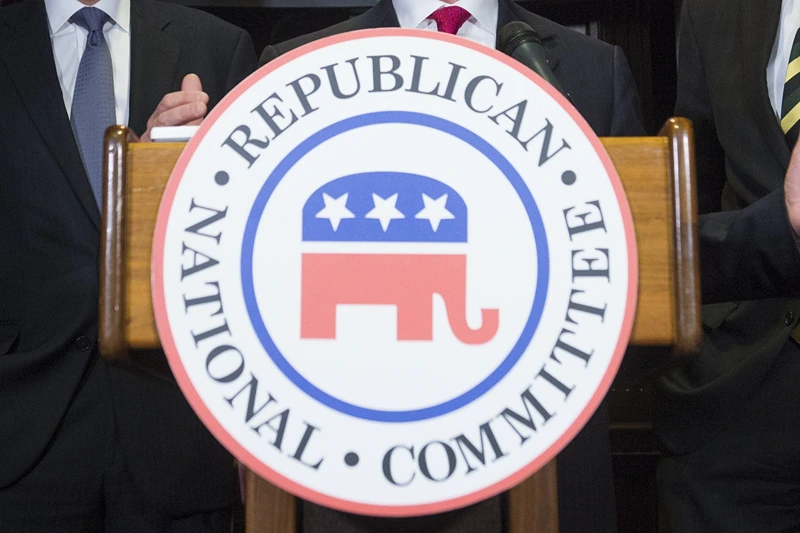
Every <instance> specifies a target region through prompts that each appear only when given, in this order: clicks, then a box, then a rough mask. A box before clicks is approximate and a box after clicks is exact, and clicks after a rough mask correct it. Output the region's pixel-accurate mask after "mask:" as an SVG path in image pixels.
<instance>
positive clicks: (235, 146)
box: [221, 124, 269, 168]
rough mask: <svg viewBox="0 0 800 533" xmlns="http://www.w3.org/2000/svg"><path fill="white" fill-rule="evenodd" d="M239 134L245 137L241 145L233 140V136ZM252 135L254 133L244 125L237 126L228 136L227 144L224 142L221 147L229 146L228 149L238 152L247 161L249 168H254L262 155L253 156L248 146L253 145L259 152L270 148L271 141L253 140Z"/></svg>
mask: <svg viewBox="0 0 800 533" xmlns="http://www.w3.org/2000/svg"><path fill="white" fill-rule="evenodd" d="M237 133H241V134H242V135H244V140H243V142H241V143H239V142H236V140H235V139H234V138H233V136H234V135H236V134H237ZM251 134H252V132H251V131H250V128H248V127H247V126H245V125H244V124H242V125H241V126H237V127H236V129H235V130H233V131H232V132H231V134H230V135H228V138H227V139H225V142H223V143H222V145H221V146H227V147H228V148H230V149H232V150H233V151H234V152H236V154H237V155H239V156H240V157H241V158H242V159H244V160H245V161H247V167H248V168H250V167H252V166H253V163H255V162H256V160H257V159H258V158H259V156H260V155H261V154H258V155H255V154H251V153H250V152H248V151H247V146H249V145H252V146H255V147H256V148H258V149H259V150H263V149H264V148H266V147H267V146H269V139H267V138H265V139H264V140H263V141H262V140H259V139H251V138H250V135H251Z"/></svg>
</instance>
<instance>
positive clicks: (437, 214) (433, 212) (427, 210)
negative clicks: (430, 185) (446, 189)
mask: <svg viewBox="0 0 800 533" xmlns="http://www.w3.org/2000/svg"><path fill="white" fill-rule="evenodd" d="M422 202H423V203H424V204H425V207H424V208H423V209H422V211H420V212H419V213H417V216H416V217H414V218H421V219H423V220H427V221H428V222H430V223H431V228H433V231H434V232H435V231H437V230H438V229H439V223H440V222H441V221H442V220H452V219H454V218H455V216H454V215H453V213H451V212H450V211H448V210H447V208H446V207H445V206H446V205H447V195H446V194H443V195H441V196H440V197H439V198H437V199H436V200H434V199H432V198H431V197H430V196H428V195H427V194H423V195H422Z"/></svg>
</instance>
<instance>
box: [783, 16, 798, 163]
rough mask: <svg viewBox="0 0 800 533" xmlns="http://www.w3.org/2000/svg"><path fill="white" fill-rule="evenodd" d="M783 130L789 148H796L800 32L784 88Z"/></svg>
mask: <svg viewBox="0 0 800 533" xmlns="http://www.w3.org/2000/svg"><path fill="white" fill-rule="evenodd" d="M781 128H782V129H783V133H785V134H786V140H787V141H788V142H789V148H794V145H795V143H797V137H798V133H800V30H798V32H797V34H796V35H795V37H794V43H793V44H792V53H791V54H790V55H789V67H788V68H787V69H786V83H785V84H784V86H783V105H782V107H781Z"/></svg>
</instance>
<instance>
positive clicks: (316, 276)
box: [300, 255, 339, 339]
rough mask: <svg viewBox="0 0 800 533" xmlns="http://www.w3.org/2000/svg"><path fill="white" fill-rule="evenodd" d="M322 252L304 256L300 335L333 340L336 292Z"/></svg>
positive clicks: (301, 336)
mask: <svg viewBox="0 0 800 533" xmlns="http://www.w3.org/2000/svg"><path fill="white" fill-rule="evenodd" d="M325 259H326V258H325V256H322V255H304V256H303V267H302V280H301V288H300V338H301V339H335V338H336V305H337V304H338V303H339V302H338V293H336V292H334V291H335V288H336V284H335V283H331V280H330V277H331V276H330V271H331V268H330V265H328V264H327V262H326V261H325Z"/></svg>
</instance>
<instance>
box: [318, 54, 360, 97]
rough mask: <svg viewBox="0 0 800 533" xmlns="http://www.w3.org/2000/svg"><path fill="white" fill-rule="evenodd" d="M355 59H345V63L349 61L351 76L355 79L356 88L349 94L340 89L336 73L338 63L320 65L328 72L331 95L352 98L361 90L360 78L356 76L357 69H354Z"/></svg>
mask: <svg viewBox="0 0 800 533" xmlns="http://www.w3.org/2000/svg"><path fill="white" fill-rule="evenodd" d="M356 61H358V58H357V57H354V58H353V59H348V60H347V61H345V63H350V66H351V67H352V69H353V77H354V78H355V80H356V88H355V89H354V90H353V92H351V93H350V94H344V93H343V92H342V90H341V86H340V85H339V78H338V76H337V75H336V66H337V65H338V63H334V64H333V65H328V66H327V67H322V69H323V70H324V71H325V72H326V73H327V74H328V81H329V82H330V84H331V91H332V92H333V96H335V97H336V98H338V99H339V100H346V99H348V98H352V97H354V96H355V95H357V94H358V93H359V92H360V91H361V79H360V78H359V77H358V69H356Z"/></svg>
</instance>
